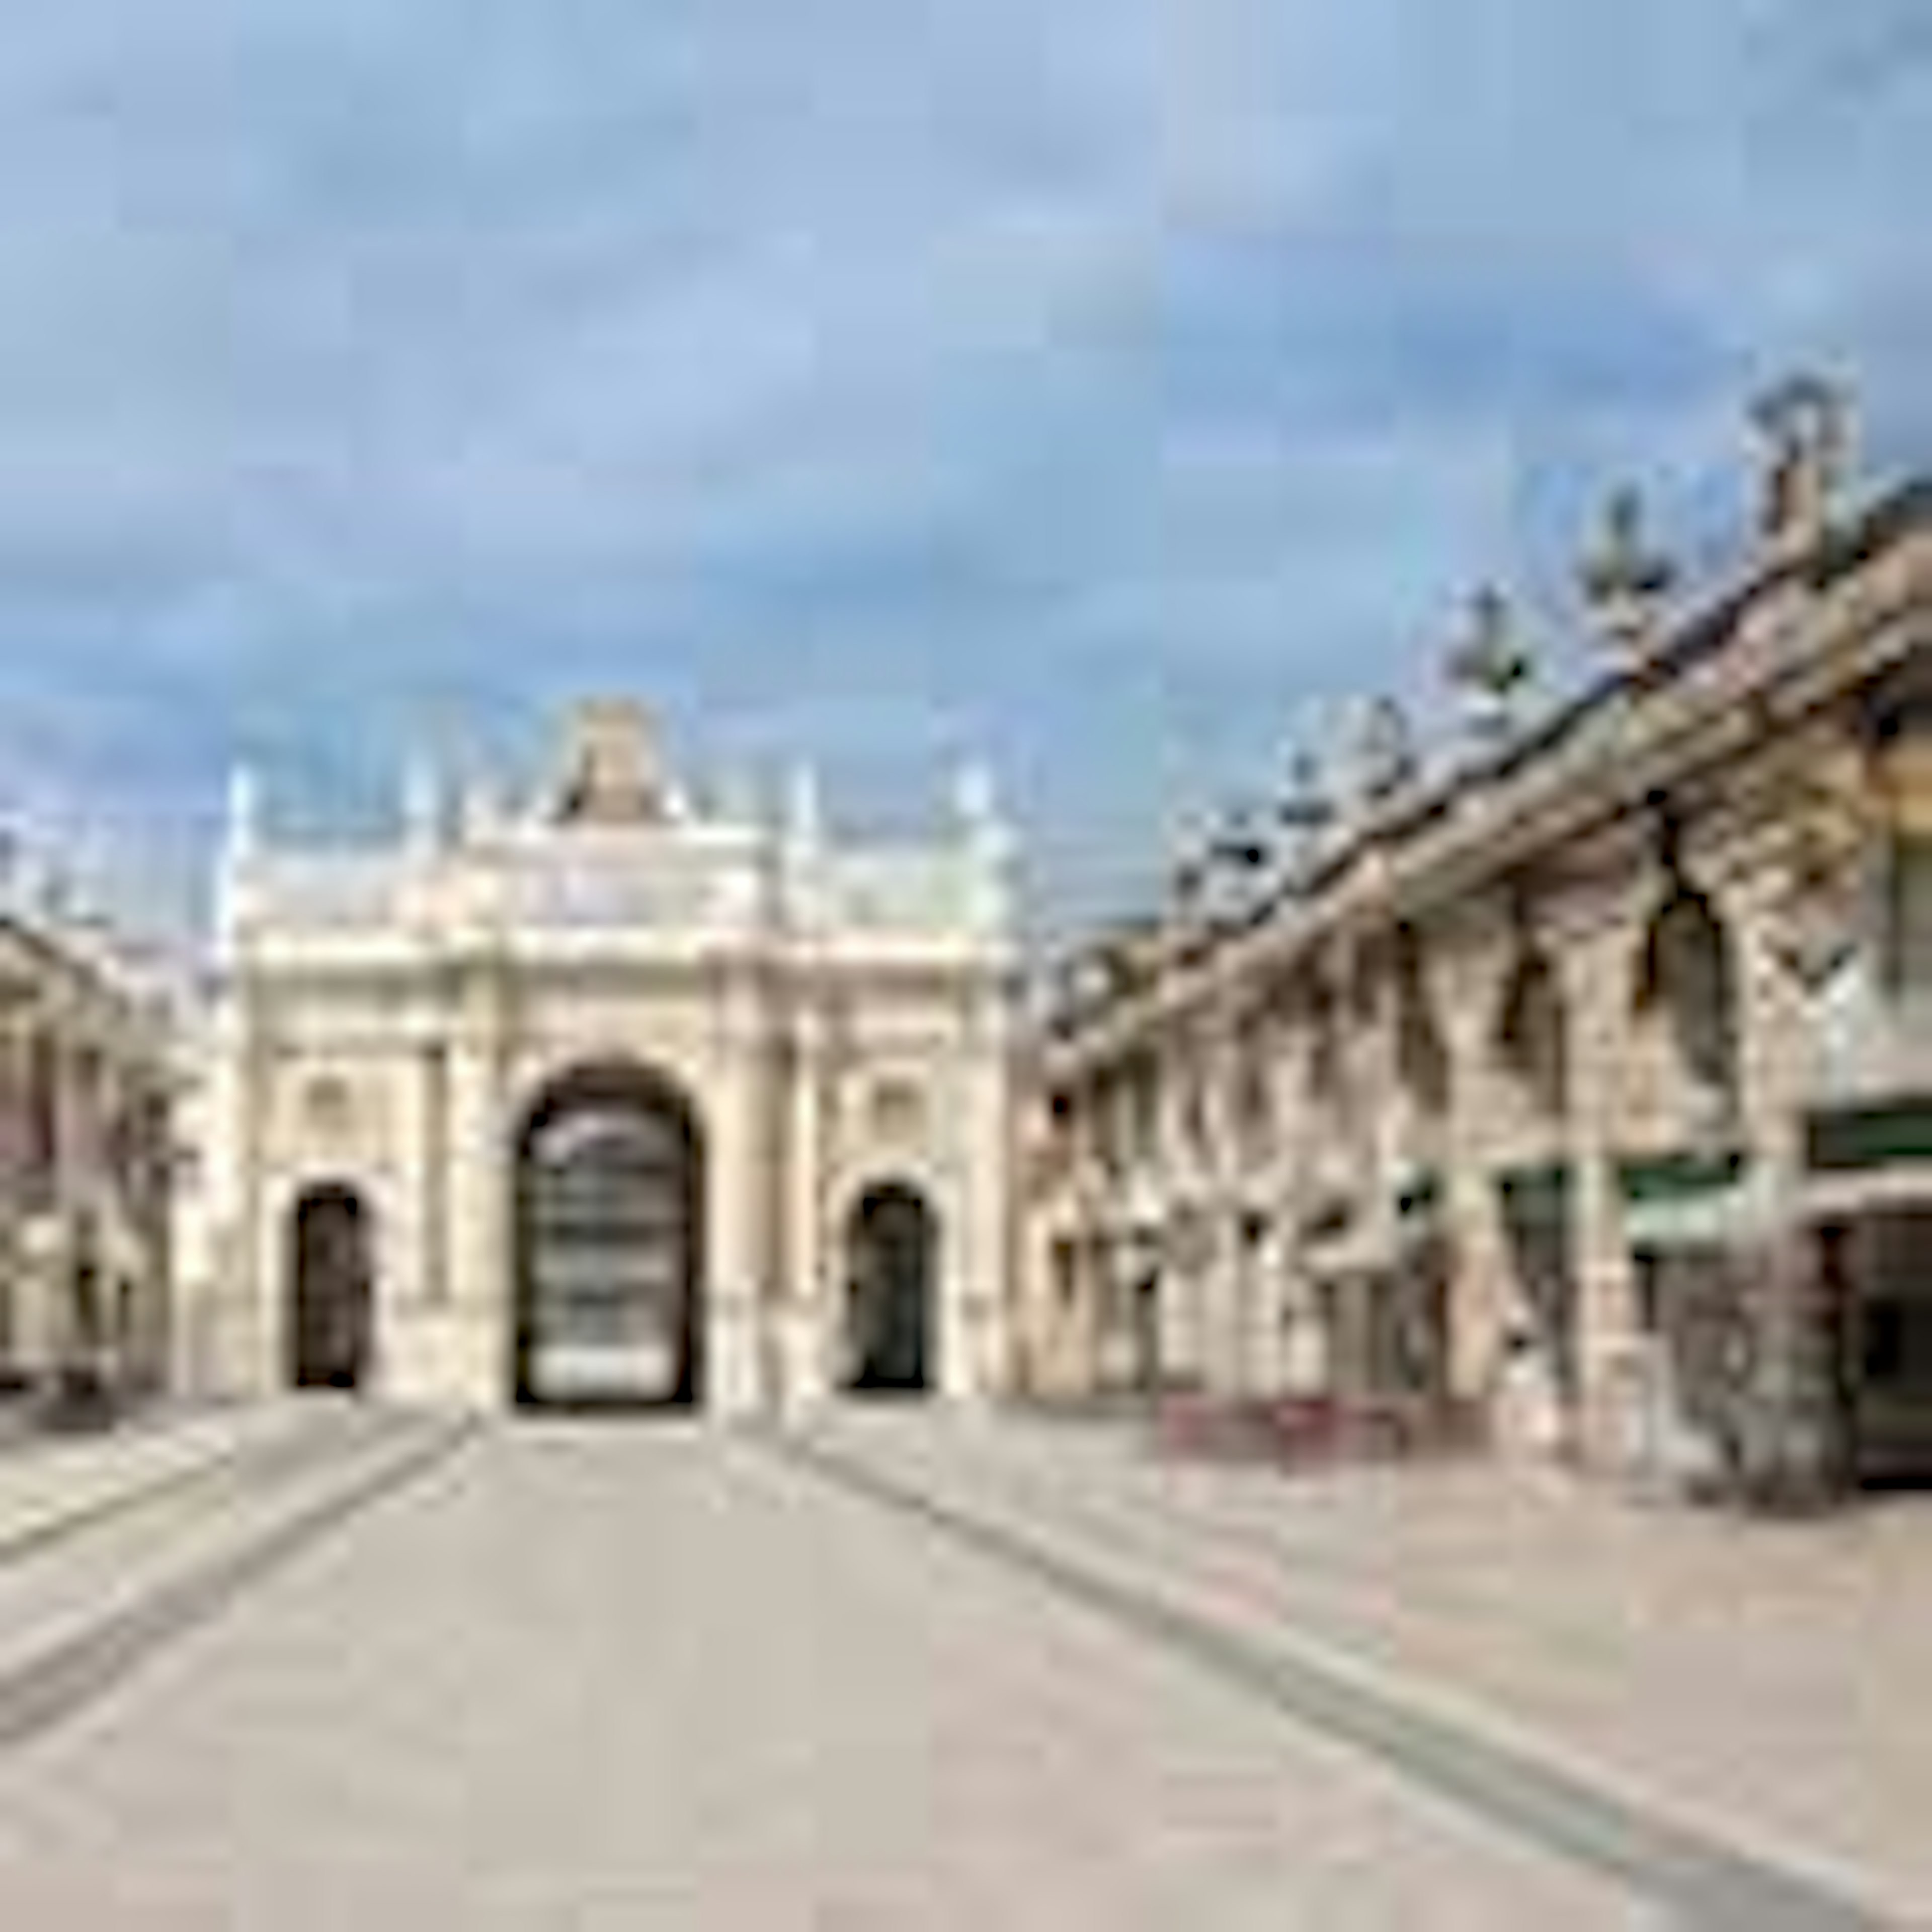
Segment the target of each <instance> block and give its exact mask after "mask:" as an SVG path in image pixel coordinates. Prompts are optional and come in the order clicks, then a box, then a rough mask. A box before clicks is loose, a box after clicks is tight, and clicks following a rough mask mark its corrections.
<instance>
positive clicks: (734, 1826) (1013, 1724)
mask: <svg viewBox="0 0 1932 1932" xmlns="http://www.w3.org/2000/svg"><path fill="white" fill-rule="evenodd" d="M1661 1922H1662V1921H1661V1920H1660V1918H1659V1917H1658V1914H1657V1913H1656V1912H1655V1911H1654V1910H1652V1909H1650V1908H1649V1907H1648V1906H1646V1904H1645V1903H1643V1901H1641V1900H1637V1899H1635V1898H1634V1897H1631V1896H1629V1895H1628V1894H1625V1892H1624V1891H1622V1890H1621V1889H1620V1888H1618V1887H1616V1885H1612V1884H1610V1883H1607V1882H1605V1881H1604V1879H1602V1878H1601V1876H1598V1875H1597V1874H1595V1873H1591V1872H1589V1871H1588V1870H1583V1869H1582V1868H1580V1867H1578V1866H1577V1864H1574V1862H1573V1861H1568V1860H1565V1859H1563V1858H1557V1857H1553V1856H1552V1855H1550V1854H1549V1853H1548V1852H1546V1851H1545V1850H1544V1849H1541V1848H1540V1847H1538V1846H1536V1845H1535V1844H1533V1843H1526V1842H1525V1841H1523V1839H1522V1838H1520V1836H1517V1835H1512V1834H1511V1833H1508V1832H1502V1831H1499V1830H1497V1829H1493V1828H1491V1827H1490V1826H1487V1825H1485V1824H1484V1823H1483V1822H1482V1821H1481V1820H1480V1819H1478V1818H1475V1817H1472V1816H1471V1815H1470V1814H1469V1813H1468V1812H1467V1811H1464V1810H1463V1809H1460V1808H1456V1807H1454V1806H1451V1805H1447V1804H1445V1803H1442V1802H1439V1801H1438V1800H1436V1799H1435V1798H1433V1796H1431V1795H1430V1793H1427V1791H1425V1790H1418V1789H1417V1788H1416V1787H1415V1786H1413V1785H1412V1784H1411V1783H1409V1781H1405V1780H1403V1779H1402V1778H1398V1777H1397V1776H1395V1775H1393V1774H1391V1773H1390V1772H1387V1771H1386V1770H1385V1769H1382V1767H1380V1766H1377V1765H1376V1764H1374V1763H1372V1762H1370V1761H1369V1760H1366V1759H1364V1757H1363V1756H1362V1755H1361V1754H1359V1753H1358V1752H1356V1751H1350V1750H1347V1749H1344V1748H1340V1747H1339V1746H1337V1745H1334V1743H1333V1742H1331V1741H1329V1740H1328V1739H1325V1738H1324V1737H1322V1736H1320V1735H1319V1734H1318V1733H1313V1732H1310V1731H1307V1730H1303V1729H1301V1728H1300V1727H1297V1726H1295V1724H1292V1723H1289V1722H1286V1721H1284V1720H1283V1717H1282V1715H1281V1714H1280V1713H1279V1712H1276V1711H1274V1710H1271V1709H1268V1708H1266V1707H1265V1706H1262V1705H1261V1704H1259V1703H1258V1702H1257V1701H1256V1700H1254V1699H1253V1698H1252V1697H1248V1696H1244V1695H1243V1694H1240V1693H1239V1692H1238V1691H1236V1690H1235V1689H1234V1688H1231V1687H1230V1686H1229V1685H1226V1684H1225V1683H1223V1682H1220V1681H1217V1679H1215V1678H1214V1676H1212V1675H1211V1674H1210V1673H1205V1672H1203V1671H1202V1670H1199V1668H1198V1667H1196V1666H1195V1665H1194V1664H1192V1663H1190V1662H1189V1661H1187V1660H1185V1659H1184V1658H1178V1657H1177V1656H1176V1655H1173V1654H1172V1653H1171V1652H1169V1651H1168V1650H1166V1649H1164V1648H1163V1647H1162V1646H1160V1645H1158V1644H1155V1643H1149V1642H1148V1641H1146V1640H1145V1639H1144V1638H1142V1637H1138V1636H1136V1635H1135V1634H1132V1633H1130V1632H1129V1631H1125V1630H1124V1629H1122V1628H1120V1627H1118V1625H1115V1624H1113V1623H1112V1622H1109V1621H1107V1620H1106V1619H1101V1618H1098V1617H1096V1616H1094V1615H1092V1614H1091V1613H1088V1612H1087V1611H1085V1610H1082V1609H1080V1608H1079V1607H1077V1606H1074V1605H1072V1604H1069V1603H1068V1602H1067V1601H1066V1600H1065V1599H1064V1598H1063V1597H1061V1596H1060V1595H1058V1594H1056V1593H1055V1592H1052V1591H1050V1590H1048V1589H1043V1588H1042V1587H1040V1585H1039V1583H1037V1580H1030V1579H1028V1578H1027V1577H1025V1576H1023V1575H1021V1574H1018V1573H1016V1571H1013V1570H1012V1569H1011V1568H1007V1567H1004V1566H1001V1565H996V1564H991V1563H989V1562H986V1561H985V1560H984V1559H983V1557H981V1556H979V1555H977V1554H976V1553H974V1552H972V1551H970V1550H965V1549H964V1548H962V1547H957V1546H956V1545H953V1544H948V1543H947V1542H945V1541H943V1540H941V1539H936V1538H934V1537H932V1535H929V1534H927V1533H925V1532H922V1531H921V1530H919V1529H917V1528H916V1527H915V1526H911V1525H910V1524H908V1523H906V1522H905V1521H904V1520H901V1519H900V1518H898V1517H895V1516H894V1515H892V1514H890V1513H889V1512H886V1511H882V1510H880V1508H877V1506H876V1505H874V1504H873V1503H871V1502H868V1501H866V1500H865V1499H860V1498H856V1497H854V1496H850V1495H848V1494H847V1493H844V1492H842V1491H841V1490H838V1488H836V1487H834V1486H832V1485H829V1484H826V1482H825V1481H823V1480H822V1479H820V1478H818V1477H817V1476H815V1475H813V1474H811V1472H808V1470H805V1469H802V1468H800V1467H799V1466H796V1465H795V1464H793V1463H788V1462H787V1460H786V1458H785V1457H784V1455H783V1454H782V1453H780V1454H772V1453H770V1452H769V1451H767V1450H766V1449H765V1448H763V1447H761V1446H760V1445H757V1443H755V1442H748V1441H745V1440H743V1439H735V1438H733V1436H731V1435H730V1433H727V1432H723V1431H719V1430H700V1429H688V1428H685V1427H682V1426H680V1425H672V1426H670V1427H646V1428H643V1429H639V1428H637V1427H634V1426H633V1427H621V1426H620V1427H616V1428H611V1427H605V1426H601V1425H599V1424H571V1425H563V1424H557V1425H550V1424H537V1425H532V1426H524V1427H512V1428H505V1429H502V1430H493V1431H491V1432H490V1433H487V1434H486V1435H485V1436H484V1437H483V1438H481V1439H480V1440H479V1441H478V1442H477V1443H476V1444H475V1445H472V1448H470V1449H469V1451H468V1452H467V1453H466V1454H465V1455H464V1456H463V1457H462V1458H461V1459H460V1460H458V1461H457V1462H455V1463H452V1464H451V1465H449V1466H448V1467H447V1469H446V1472H445V1473H444V1474H443V1475H441V1476H440V1477H439V1478H437V1480H436V1481H433V1482H430V1483H426V1484H421V1485H418V1486H415V1487H411V1488H410V1489H408V1490H404V1491H402V1492H401V1493H398V1495H396V1496H394V1497H393V1498H392V1499H390V1500H389V1501H387V1502H384V1503H383V1504H382V1505H380V1506H379V1507H377V1508H375V1509H374V1510H373V1511H371V1512H370V1513H369V1514H367V1515H365V1517H362V1518H361V1519H360V1520H359V1521H358V1522H357V1523H356V1525H355V1526H354V1527H353V1529H351V1530H350V1531H349V1532H347V1533H345V1534H344V1535H340V1536H338V1537H334V1538H330V1539H329V1540H327V1541H324V1542H322V1543H320V1544H317V1545H315V1546H314V1547H312V1548H311V1549H310V1550H307V1551H306V1552H305V1553H303V1554H302V1556H299V1558H298V1559H296V1560H294V1561H293V1562H291V1563H290V1564H289V1565H287V1567H285V1568H283V1569H282V1570H281V1571H278V1573H277V1574H275V1575H274V1576H273V1577H271V1578H269V1579H268V1580H266V1581H265V1582H263V1583H262V1584H261V1585H260V1586H259V1587H257V1589H254V1590H253V1591H252V1592H251V1593H250V1595H248V1597H247V1598H245V1599H244V1600H243V1601H240V1602H239V1603H238V1604H236V1606H235V1607H234V1608H233V1612H232V1613H231V1614H229V1615H228V1616H224V1617H223V1619H221V1620H220V1621H219V1622H217V1623H214V1624H210V1625H205V1626H204V1627H202V1628H199V1630H197V1631H196V1632H194V1633H193V1635H192V1636H191V1637H187V1638H186V1639H184V1640H183V1641H182V1642H181V1643H179V1644H178V1645H177V1646H175V1647H173V1648H172V1649H170V1650H169V1651H168V1652H166V1653H165V1654H163V1655H160V1656H159V1657H157V1658H155V1659H154V1661H152V1662H151V1664H150V1665H149V1667H148V1668H147V1669H145V1670H143V1671H142V1673H140V1674H139V1676H138V1677H136V1678H135V1679H133V1680H131V1681H130V1682H127V1683H126V1684H125V1685H123V1686H122V1687H121V1688H120V1689H119V1690H118V1691H117V1692H116V1693H115V1694H114V1695H113V1697H109V1698H107V1699H104V1700H101V1701H99V1702H98V1703H94V1704H92V1705H91V1706H89V1707H88V1708H86V1709H83V1710H82V1711H80V1712H78V1713H77V1715H75V1717H74V1718H73V1719H72V1720H71V1721H70V1722H68V1723H67V1724H64V1725H62V1726H61V1727H58V1728H57V1729H55V1730H52V1731H51V1732H49V1733H46V1734H44V1735H43V1736H40V1737H38V1738H37V1739H36V1740H35V1741H34V1742H32V1743H31V1745H28V1746H26V1747H25V1748H21V1749H19V1750H17V1751H12V1752H7V1753H0V1923H4V1924H34V1925H40V1924H46V1925H58V1926H60V1927H63V1928H67V1927H74V1928H80V1932H91V1928H103V1932H112V1929H113V1928H118V1927H142V1928H145V1927H174V1926H180V1927H196V1928H200V1927H207V1926H210V1925H235V1926H251V1927H252V1926H257V1925H272V1926H274V1927H277V1928H278V1932H283V1928H287V1932H308V1928H311V1927H316V1928H321V1927H329V1928H335V1927H343V1926H348V1925H354V1926H356V1927H376V1928H380V1927H407V1928H410V1932H415V1928H418V1927H431V1926H444V1925H449V1926H463V1927H482V1928H486V1932H487V1928H494V1927H526V1926H527V1927H572V1928H588V1929H589V1932H599V1929H600V1928H603V1927H611V1928H619V1927H621V1928H625V1932H631V1928H637V1927H642V1928H645V1932H649V1928H652V1927H679V1928H686V1927H698V1928H711V1927H746V1928H751V1927H757V1928H766V1927H772V1928H778V1932H784V1928H787V1927H799V1928H801V1932H802V1929H803V1928H811V1932H829V1928H847V1927H849V1928H855V1932H856V1928H866V1927H882V1928H883V1927H892V1928H898V1927H920V1928H926V1927H932V1928H935V1932H950V1928H954V1927H958V1928H962V1932H963V1928H967V1927H971V1928H974V1932H979V1928H981V1927H987V1926H998V1927H1001V1928H1003V1932H1004V1928H1007V1927H1012V1928H1015V1932H1083V1928H1085V1927H1094V1928H1106V1932H1115V1928H1124V1932H1139V1928H1146V1932H1157V1928H1158V1932H1171V1928H1172V1927H1176V1926H1186V1925H1199V1926H1202V1927H1208V1926H1212V1927H1228V1928H1231V1932H1245V1928H1248V1927H1253V1928H1256V1932H1261V1928H1264V1927H1265V1928H1267V1932H1279V1928H1282V1927H1297V1926H1307V1927H1316V1928H1322V1932H1328V1929H1329V1928H1338V1929H1339V1932H1352V1928H1355V1927H1364V1928H1384V1927H1386V1928H1391V1932H1393V1928H1397V1927H1403V1928H1407V1927H1441V1928H1447V1932H1457V1928H1462V1927H1468V1928H1469V1932H1511V1928H1514V1927H1524V1928H1531V1927H1534V1928H1536V1932H1543V1928H1545V1927H1549V1926H1550V1925H1553V1924H1561V1925H1563V1926H1564V1927H1566V1929H1567V1932H1595V1928H1598V1927H1604V1928H1611V1927H1619V1928H1629V1927H1640V1926H1650V1925H1655V1924H1659V1923H1661Z"/></svg>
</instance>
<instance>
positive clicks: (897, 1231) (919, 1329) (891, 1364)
mask: <svg viewBox="0 0 1932 1932" xmlns="http://www.w3.org/2000/svg"><path fill="white" fill-rule="evenodd" d="M846 1247H847V1259H848V1265H849V1267H850V1271H851V1274H850V1289H849V1295H850V1301H849V1303H848V1306H847V1321H848V1322H849V1324H850V1334H849V1355H848V1360H849V1361H850V1373H849V1377H848V1382H847V1386H848V1387H849V1388H851V1389H852V1390H853V1391H864V1392H868V1393H880V1394H886V1393H890V1394H917V1393H919V1392H921V1391H924V1390H925V1389H926V1388H929V1386H930V1385H931V1373H932V1362H931V1357H932V1334H931V1331H932V1301H933V1290H934V1286H935V1281H936V1280H937V1269H936V1266H935V1262H936V1256H937V1250H938V1226H937V1222H936V1220H935V1217H934V1214H933V1212H932V1209H931V1208H930V1207H929V1206H928V1205H927V1204H926V1197H925V1196H923V1195H922V1194H921V1193H919V1190H917V1189H916V1188H914V1187H907V1185H905V1184H904V1183H903V1182H900V1181H890V1182H888V1183H886V1184H885V1185H883V1187H874V1188H873V1189H871V1190H870V1191H869V1192H868V1193H866V1194H865V1196H863V1197H862V1199H860V1201H859V1203H858V1205H856V1207H855V1208H853V1211H852V1217H851V1222H850V1226H849V1228H848V1230H847V1239H846Z"/></svg>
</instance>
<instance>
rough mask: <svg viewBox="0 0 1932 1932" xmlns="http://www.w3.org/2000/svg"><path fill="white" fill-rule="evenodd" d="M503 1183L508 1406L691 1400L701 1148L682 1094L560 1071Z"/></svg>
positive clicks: (668, 1085)
mask: <svg viewBox="0 0 1932 1932" xmlns="http://www.w3.org/2000/svg"><path fill="white" fill-rule="evenodd" d="M511 1187H512V1189H513V1190H514V1242H513V1266H514V1277H515V1278H514V1314H513V1319H512V1321H511V1361H510V1365H509V1369H510V1382H511V1394H512V1396H513V1398H514V1400H515V1402H516V1403H517V1405H518V1406H520V1407H525V1408H532V1407H544V1408H561V1409H580V1410H581V1409H639V1408H670V1409H688V1408H690V1407H692V1406H695V1405H696V1404H697V1403H699V1402H700V1401H701V1400H703V1367H704V1364H703V1356H704V1346H703V1344H704V1337H703V1292H702V1284H703V1278H704V1247H705V1243H704V1203H705V1188H704V1148H703V1133H702V1131H701V1129H700V1126H699V1123H698V1119H697V1110H696V1109H695V1108H694V1106H693V1105H692V1104H691V1101H690V1100H689V1099H688V1097H687V1096H686V1095H685V1093H684V1091H683V1090H682V1088H680V1087H679V1086H678V1085H676V1083H675V1082H673V1081H671V1080H670V1079H667V1077H666V1076H664V1075H662V1074H661V1073H658V1072H656V1071H655V1070H653V1069H651V1068H649V1067H643V1066H640V1065H637V1064H632V1063H630V1062H628V1061H598V1062H595V1063H592V1064H588V1065H586V1066H583V1067H578V1068H576V1069H574V1070H572V1071H571V1072H570V1073H566V1074H565V1075H564V1076H562V1078H561V1079H559V1080H556V1081H555V1082H552V1083H551V1085H550V1086H548V1087H547V1088H545V1089H544V1091H543V1092H542V1093H541V1094H540V1095H539V1096H538V1098H537V1100H536V1101H535V1104H534V1105H533V1106H532V1107H531V1109H530V1110H529V1113H528V1115H526V1118H525V1120H524V1122H523V1128H522V1130H521V1132H520V1133H519V1135H518V1136H517V1146H516V1154H515V1163H514V1173H513V1176H512V1180H511Z"/></svg>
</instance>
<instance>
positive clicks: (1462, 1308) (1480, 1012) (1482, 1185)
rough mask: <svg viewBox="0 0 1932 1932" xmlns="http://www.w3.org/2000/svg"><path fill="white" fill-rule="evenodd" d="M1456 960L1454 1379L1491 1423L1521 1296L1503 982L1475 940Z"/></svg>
mask: <svg viewBox="0 0 1932 1932" xmlns="http://www.w3.org/2000/svg"><path fill="white" fill-rule="evenodd" d="M1451 971H1452V972H1453V973H1454V974H1455V975H1456V983H1455V985H1454V988H1453V992H1452V996H1451V998H1448V999H1446V1000H1445V1001H1444V1003H1443V1008H1442V1025H1443V1031H1444V1033H1445V1035H1446V1037H1447V1038H1448V1046H1449V1052H1450V1056H1451V1080H1450V1090H1449V1109H1450V1112H1449V1130H1448V1133H1446V1134H1445V1136H1443V1146H1444V1150H1445V1164H1444V1169H1443V1172H1442V1181H1441V1186H1442V1217H1443V1226H1444V1227H1445V1230H1446V1232H1447V1233H1448V1238H1449V1243H1450V1247H1451V1253H1452V1256H1453V1258H1454V1259H1453V1263H1452V1265H1453V1268H1454V1277H1453V1280H1452V1281H1451V1288H1450V1313H1449V1337H1450V1343H1449V1346H1450V1363H1449V1375H1450V1386H1451V1390H1452V1391H1454V1394H1455V1395H1456V1397H1457V1398H1458V1399H1459V1400H1463V1401H1466V1402H1472V1403H1475V1404H1477V1405H1478V1408H1479V1409H1480V1410H1481V1412H1483V1415H1484V1420H1485V1422H1486V1423H1487V1421H1489V1420H1490V1409H1491V1406H1492V1405H1493V1401H1494V1399H1495V1397H1496V1394H1497V1393H1498V1389H1499V1382H1500V1379H1501V1373H1502V1355H1503V1344H1504V1338H1505V1334H1506V1332H1507V1331H1508V1328H1509V1325H1510V1322H1511V1319H1512V1316H1513V1313H1514V1303H1515V1300H1516V1288H1515V1279H1514V1267H1513V1265H1512V1264H1511V1259H1510V1256H1509V1253H1508V1247H1507V1244H1505V1241H1504V1238H1503V1226H1502V1212H1501V1206H1500V1204H1499V1202H1498V1200H1497V1198H1496V1178H1495V1168H1496V1145H1495V1129H1494V1117H1495V1113H1496V1106H1497V1097H1496V1094H1495V1091H1494V1088H1495V1082H1496V1078H1497V1076H1496V1067H1495V1049H1494V1027H1495V1021H1496V1001H1497V999H1498V998H1499V983H1498V981H1497V978H1496V974H1495V973H1494V972H1493V971H1492V970H1491V962H1490V961H1489V960H1487V959H1485V958H1484V956H1483V955H1482V954H1481V953H1478V952H1476V951H1475V950H1474V949H1473V947H1470V948H1469V950H1464V949H1463V947H1458V948H1457V949H1456V950H1454V951H1452V953H1451Z"/></svg>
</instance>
